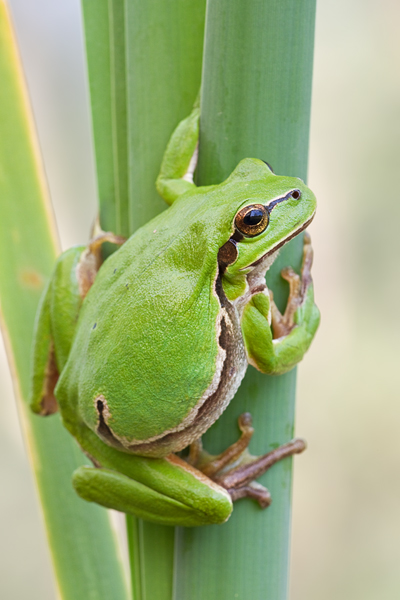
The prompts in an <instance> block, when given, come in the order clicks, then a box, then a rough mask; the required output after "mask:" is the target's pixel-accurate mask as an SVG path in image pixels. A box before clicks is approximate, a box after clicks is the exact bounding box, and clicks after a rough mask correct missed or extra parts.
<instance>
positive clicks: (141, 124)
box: [82, 0, 205, 600]
mask: <svg viewBox="0 0 400 600" xmlns="http://www.w3.org/2000/svg"><path fill="white" fill-rule="evenodd" d="M82 1H83V11H84V17H85V34H86V48H87V58H88V72H89V81H90V91H91V105H92V117H93V131H94V140H95V151H96V163H97V173H98V187H99V196H100V206H101V225H102V227H103V229H111V230H114V231H116V232H117V233H122V234H125V235H126V232H127V230H126V224H127V221H129V223H128V227H127V228H128V232H129V234H132V233H133V232H134V231H135V230H136V229H137V228H138V227H140V226H141V225H143V224H144V223H146V222H147V221H149V220H150V219H151V218H152V217H154V216H155V215H156V214H157V213H159V212H160V211H162V210H164V209H165V208H166V204H165V202H164V201H163V200H162V199H161V198H160V197H159V196H158V194H157V192H156V189H155V180H156V177H157V175H158V171H159V168H160V164H161V159H162V156H163V153H164V150H165V147H166V145H167V142H168V139H169V136H170V135H171V133H172V131H173V129H174V127H175V126H176V125H177V123H178V122H179V121H180V120H181V119H182V118H184V117H185V116H186V115H187V114H189V112H190V110H191V107H192V104H193V102H194V100H195V98H196V95H197V93H198V89H199V87H200V74H201V59H202V49H203V32H204V16H205V0H176V1H175V2H165V1H164V0H151V1H149V2H141V1H140V0H125V2H123V1H122V0H113V1H111V0H96V1H94V0H82ZM121 15H125V17H124V18H125V29H124V32H122V33H121V34H120V35H119V36H116V35H113V33H112V28H111V23H113V22H118V23H121ZM123 46H124V48H125V53H124V52H123ZM124 86H125V90H126V96H125V101H126V105H125V106H126V107H127V113H126V114H127V126H126V139H125V141H124V140H123V138H122V136H121V137H118V136H117V128H118V124H119V123H121V121H120V120H119V119H120V113H119V109H118V102H117V101H116V100H115V99H114V100H113V95H112V89H118V90H122V89H123V87H124ZM119 98H120V102H121V103H122V102H123V100H122V94H121V95H120V96H119ZM121 118H122V119H124V117H121ZM121 127H122V124H121ZM120 131H121V129H120ZM117 137H118V139H119V143H118V144H114V145H112V144H111V140H112V139H116V138H117ZM125 143H126V148H127V152H128V153H127V161H126V163H124V168H123V169H122V168H121V170H120V171H119V175H118V173H117V170H116V169H115V164H117V162H118V152H119V155H121V147H122V146H123V147H125V146H124V144H125ZM126 173H128V176H127V177H128V179H127V180H128V194H127V195H124V197H123V198H122V197H121V201H120V202H119V203H118V202H117V201H116V199H115V198H116V197H115V194H116V189H117V187H118V185H117V182H116V179H115V177H117V178H118V177H121V179H124V178H125V177H126ZM127 528H128V540H129V547H130V554H131V571H132V588H133V592H134V598H135V600H145V599H151V600H170V599H171V590H172V564H173V549H174V530H173V528H170V527H161V526H158V525H154V524H151V523H145V522H143V521H140V520H139V521H138V520H136V519H134V517H128V518H127Z"/></svg>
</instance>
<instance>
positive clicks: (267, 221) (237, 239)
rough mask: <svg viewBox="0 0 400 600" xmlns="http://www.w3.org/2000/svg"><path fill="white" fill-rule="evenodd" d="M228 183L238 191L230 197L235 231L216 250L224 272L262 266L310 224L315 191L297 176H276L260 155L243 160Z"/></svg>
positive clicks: (313, 211) (235, 272) (236, 271)
mask: <svg viewBox="0 0 400 600" xmlns="http://www.w3.org/2000/svg"><path fill="white" fill-rule="evenodd" d="M226 184H227V185H229V187H231V185H232V188H236V190H238V191H239V190H240V193H239V194H234V195H233V196H234V197H235V199H233V198H232V200H233V202H232V204H231V210H232V232H233V234H232V235H231V237H230V239H229V240H228V241H227V242H226V243H225V244H224V245H223V246H222V248H221V249H220V252H219V256H218V258H219V262H220V265H221V266H222V268H223V270H225V275H226V276H227V277H234V276H235V275H237V274H239V272H247V271H249V270H252V269H254V267H256V266H258V265H264V266H265V270H266V268H267V266H268V264H270V263H271V262H272V260H269V257H271V256H272V255H274V254H275V252H276V251H277V250H279V248H281V247H282V246H283V245H284V244H285V243H286V242H288V241H289V240H291V239H292V238H294V237H295V236H296V235H297V234H299V233H300V232H301V231H303V230H304V229H305V228H306V227H307V225H309V223H311V221H312V219H313V217H314V214H315V210H316V199H315V196H314V194H313V193H312V191H311V190H310V189H309V188H308V187H307V186H306V185H305V183H304V182H303V181H302V180H301V179H298V178H296V177H281V176H278V175H275V174H274V173H273V172H272V170H271V169H270V167H269V166H268V165H267V164H266V163H264V162H263V161H260V160H258V159H250V158H247V159H245V160H242V161H241V162H240V163H239V165H238V166H237V167H236V169H235V171H234V172H233V173H232V175H231V176H230V177H229V179H228V180H227V181H226ZM232 188H231V189H232ZM240 194H241V198H240ZM243 196H245V199H244V200H243Z"/></svg>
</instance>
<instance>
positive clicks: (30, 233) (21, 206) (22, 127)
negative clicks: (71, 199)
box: [0, 0, 127, 600]
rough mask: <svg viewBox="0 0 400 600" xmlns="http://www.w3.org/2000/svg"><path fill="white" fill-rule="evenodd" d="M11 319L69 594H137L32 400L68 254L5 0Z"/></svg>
mask: <svg viewBox="0 0 400 600" xmlns="http://www.w3.org/2000/svg"><path fill="white" fill-rule="evenodd" d="M0 81H1V85H0V198H1V202H0V301H1V325H2V333H3V336H4V339H5V344H6V349H7V354H8V359H9V363H10V367H11V371H12V376H13V382H14V389H15V392H16V396H17V399H18V401H19V402H18V404H19V412H20V417H21V421H22V425H23V429H24V433H25V441H26V444H27V448H28V452H29V455H30V460H31V462H32V465H33V469H34V473H35V477H36V483H37V487H38V491H39V494H40V499H41V502H42V508H43V515H44V519H45V523H46V528H47V535H48V538H49V543H50V549H51V552H52V558H53V563H54V566H55V572H56V577H57V584H58V591H59V596H60V597H61V598H62V599H63V600H88V599H93V600H94V599H96V600H108V599H109V598H113V600H127V586H126V583H125V581H124V576H123V570H122V564H121V561H120V559H119V556H118V552H117V545H116V541H115V539H114V535H113V532H112V528H111V524H110V522H109V518H108V515H107V512H106V511H105V510H104V509H102V508H101V507H99V506H95V505H89V504H87V503H85V502H82V500H80V499H79V498H78V497H77V495H76V494H75V492H74V490H73V488H72V484H71V475H72V473H73V471H74V470H75V469H76V468H77V467H78V466H80V465H82V464H84V463H86V462H87V461H86V459H85V457H84V456H83V454H82V453H81V451H80V450H79V448H78V446H77V444H76V442H75V441H74V440H73V439H72V438H71V436H70V435H69V434H68V433H67V431H66V430H65V429H64V427H63V426H62V424H61V421H60V418H59V416H58V415H54V416H52V417H48V418H43V417H39V416H37V415H34V414H33V413H32V412H31V411H30V409H29V406H28V404H27V403H28V397H29V387H30V366H31V365H30V358H31V345H32V332H33V323H34V319H35V313H36V308H37V304H38V302H39V298H40V295H41V293H42V290H43V287H44V285H45V282H46V280H47V279H48V277H49V275H50V273H51V271H52V268H53V264H54V260H55V257H56V254H57V252H58V242H57V236H56V232H55V225H54V221H53V216H52V213H51V209H50V204H49V199H48V193H47V187H46V183H45V179H44V173H43V168H42V164H41V159H40V154H39V150H38V144H37V140H36V135H35V130H34V126H33V122H32V119H31V115H30V109H29V104H28V99H27V94H26V90H25V86H24V81H23V76H22V73H21V67H20V63H19V57H18V53H17V50H16V47H15V41H14V37H13V32H12V28H11V24H10V20H9V15H8V12H7V8H6V4H5V3H4V1H3V0H0Z"/></svg>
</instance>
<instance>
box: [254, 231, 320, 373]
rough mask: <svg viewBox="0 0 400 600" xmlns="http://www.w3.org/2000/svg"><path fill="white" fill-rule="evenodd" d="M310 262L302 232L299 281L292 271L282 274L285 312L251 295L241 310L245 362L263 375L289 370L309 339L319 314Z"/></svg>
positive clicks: (309, 250) (308, 245) (306, 238)
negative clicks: (285, 290) (287, 289)
mask: <svg viewBox="0 0 400 600" xmlns="http://www.w3.org/2000/svg"><path fill="white" fill-rule="evenodd" d="M311 263H312V247H311V240H310V236H309V235H308V233H305V234H304V252H303V266H302V274H301V278H300V277H299V276H298V275H297V274H296V273H295V272H294V271H293V270H292V269H284V270H283V271H282V276H283V277H284V279H286V280H287V281H288V282H289V285H290V294H289V299H288V303H287V307H286V310H285V313H284V314H283V315H281V313H280V312H279V310H278V308H277V307H276V305H275V303H274V301H273V299H270V300H269V299H268V297H267V296H266V295H265V294H263V293H259V294H255V295H254V296H253V297H252V298H251V300H250V301H249V302H248V304H247V305H246V306H245V308H244V310H243V315H242V331H243V339H244V342H245V347H246V352H247V355H248V359H249V363H250V364H252V365H253V366H255V367H256V368H257V369H258V370H259V371H262V372H263V373H267V374H269V375H280V374H282V373H285V372H287V371H289V370H290V369H292V368H293V367H294V366H295V365H296V364H297V363H298V362H300V360H301V359H302V358H303V356H304V354H305V352H306V351H307V350H308V348H309V346H310V344H311V342H312V340H313V337H314V335H315V332H316V330H317V328H318V325H319V320H320V314H319V310H318V308H317V306H316V305H315V303H314V288H313V284H312V279H311V274H310V269H311ZM270 309H271V316H272V318H271V325H270V323H269V322H268V315H269V311H270Z"/></svg>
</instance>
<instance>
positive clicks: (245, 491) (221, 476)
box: [189, 413, 306, 508]
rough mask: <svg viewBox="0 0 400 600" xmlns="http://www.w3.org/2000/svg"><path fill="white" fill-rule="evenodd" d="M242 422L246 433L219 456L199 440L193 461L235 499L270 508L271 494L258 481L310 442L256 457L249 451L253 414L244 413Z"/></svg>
mask: <svg viewBox="0 0 400 600" xmlns="http://www.w3.org/2000/svg"><path fill="white" fill-rule="evenodd" d="M238 423H239V428H240V430H241V432H242V435H241V436H240V438H239V440H238V441H237V442H235V443H234V444H232V445H231V446H229V448H227V449H226V450H225V451H224V452H222V453H221V454H219V455H218V456H211V455H209V454H207V453H206V452H205V451H204V450H203V449H202V445H201V441H199V440H198V441H197V442H195V444H192V446H191V448H190V453H189V461H190V462H191V464H193V465H195V466H196V468H197V469H199V470H200V471H201V472H202V473H204V474H205V475H207V477H209V478H210V479H212V480H213V481H215V483H217V484H218V485H220V486H221V487H223V488H225V489H226V490H227V491H228V492H229V494H230V496H231V498H232V500H233V501H235V500H239V499H240V498H245V497H249V498H253V499H255V500H257V502H258V503H259V505H260V506H261V508H266V507H267V506H269V505H270V504H271V501H272V499H271V494H270V492H269V491H268V490H267V489H266V488H265V487H264V486H262V485H261V484H259V483H257V482H256V481H254V480H255V479H256V478H257V477H259V476H260V475H262V474H263V473H265V472H266V471H268V469H270V468H271V467H272V465H274V464H275V463H276V462H278V461H280V460H282V459H283V458H287V457H288V456H292V455H293V454H299V453H300V452H303V451H304V450H305V449H306V444H305V442H304V440H301V439H294V440H292V441H291V442H288V443H287V444H284V445H283V446H279V448H275V449H274V450H272V451H271V452H268V453H267V454H264V455H263V456H258V457H255V456H252V455H251V454H250V453H249V451H248V445H249V443H250V440H251V437H252V435H253V433H254V429H253V427H252V418H251V415H250V413H244V414H242V415H241V416H240V417H239V420H238Z"/></svg>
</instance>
